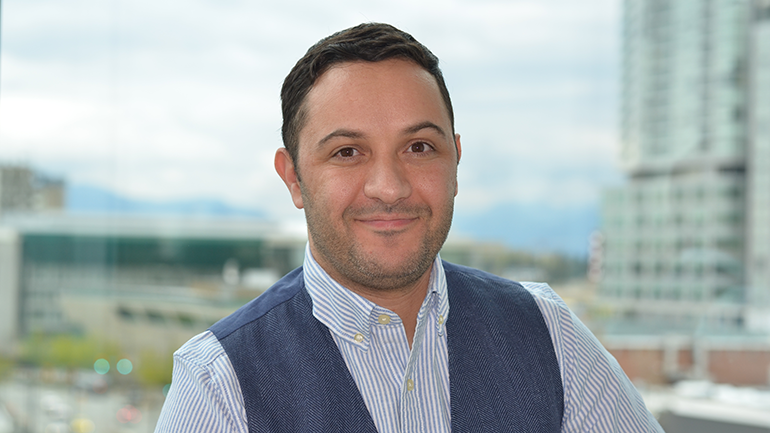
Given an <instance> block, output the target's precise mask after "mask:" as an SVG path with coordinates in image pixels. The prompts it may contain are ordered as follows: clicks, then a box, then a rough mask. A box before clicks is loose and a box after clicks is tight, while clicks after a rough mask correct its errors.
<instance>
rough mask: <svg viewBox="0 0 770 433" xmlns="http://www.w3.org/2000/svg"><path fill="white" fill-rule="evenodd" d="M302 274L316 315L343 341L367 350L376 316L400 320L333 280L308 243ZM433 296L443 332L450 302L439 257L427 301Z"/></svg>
mask: <svg viewBox="0 0 770 433" xmlns="http://www.w3.org/2000/svg"><path fill="white" fill-rule="evenodd" d="M303 271H304V278H305V288H306V289H307V291H308V294H309V295H310V298H311V300H312V301H313V316H314V317H315V318H316V319H318V320H319V321H320V322H321V323H323V324H324V325H326V326H327V327H328V328H329V329H330V330H331V331H332V332H334V333H335V334H337V335H338V336H339V337H340V338H342V339H345V340H347V341H350V342H351V343H357V344H359V345H360V346H361V347H362V348H364V349H367V348H368V347H369V341H370V326H371V318H372V317H374V318H375V320H376V316H377V315H379V314H381V313H385V312H389V313H390V314H392V316H393V317H397V316H396V315H395V314H394V313H393V312H392V311H389V310H387V309H385V308H382V307H380V306H378V305H376V304H375V303H373V302H371V301H369V300H368V299H366V298H364V297H363V296H360V295H358V294H356V293H353V292H352V291H350V290H348V289H347V288H345V287H344V286H342V285H341V284H340V283H338V282H337V281H335V280H334V279H333V278H332V277H330V276H329V274H327V273H326V271H324V270H323V268H321V265H319V264H318V262H316V261H315V259H314V258H313V254H312V253H311V252H310V244H309V243H308V244H307V246H306V247H305V261H304V264H303ZM432 295H435V303H432V304H433V305H435V308H436V314H437V317H438V318H439V319H438V320H437V321H436V323H437V328H438V331H439V332H441V330H442V329H443V326H444V324H445V323H446V318H447V317H448V315H449V299H448V296H447V286H446V276H445V274H444V266H443V264H442V261H441V257H439V255H438V254H437V255H436V258H435V259H434V261H433V266H432V268H431V275H430V282H429V283H428V292H427V294H426V299H431V296H432ZM423 308H425V302H423ZM421 312H422V309H421ZM422 316H427V314H422ZM439 322H440V323H439ZM359 333H360V334H361V335H362V336H363V340H362V341H356V339H355V338H356V334H359ZM359 339H360V337H359Z"/></svg>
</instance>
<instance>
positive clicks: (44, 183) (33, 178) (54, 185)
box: [0, 164, 65, 215]
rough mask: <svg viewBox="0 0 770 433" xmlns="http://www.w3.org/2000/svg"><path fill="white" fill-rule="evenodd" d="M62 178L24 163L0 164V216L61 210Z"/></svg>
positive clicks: (62, 201)
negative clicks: (51, 175)
mask: <svg viewBox="0 0 770 433" xmlns="http://www.w3.org/2000/svg"><path fill="white" fill-rule="evenodd" d="M64 194H65V193H64V181H63V180H61V179H58V178H53V177H50V176H46V175H43V174H42V173H39V172H36V171H35V170H33V169H31V168H30V167H28V166H26V165H20V164H0V215H1V214H3V213H9V212H11V213H12V212H31V211H35V212H46V211H61V210H63V209H64V200H65V197H64Z"/></svg>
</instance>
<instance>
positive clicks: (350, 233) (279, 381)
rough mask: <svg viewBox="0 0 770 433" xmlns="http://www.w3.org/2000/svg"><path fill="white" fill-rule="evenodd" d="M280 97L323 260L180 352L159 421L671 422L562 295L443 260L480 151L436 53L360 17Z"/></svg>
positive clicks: (578, 426) (203, 428) (286, 162)
mask: <svg viewBox="0 0 770 433" xmlns="http://www.w3.org/2000/svg"><path fill="white" fill-rule="evenodd" d="M281 99H282V104H283V119H284V124H283V139H284V145H285V148H282V149H279V150H278V151H277V153H276V156H275V168H276V171H277V172H278V174H279V175H280V177H281V179H283V181H284V183H285V184H286V186H287V187H288V189H289V192H290V193H291V197H292V200H293V202H294V205H295V206H296V207H297V208H300V209H304V211H305V216H306V219H307V226H308V234H309V241H308V246H307V249H306V257H305V263H304V265H303V267H302V268H299V269H297V270H295V271H293V272H291V273H289V274H288V275H287V276H286V277H284V278H283V279H282V280H281V281H279V282H278V283H276V284H275V285H274V286H273V287H272V288H271V289H270V290H268V291H267V292H265V293H264V294H263V295H261V296H260V297H258V298H257V299H255V300H253V301H252V302H251V303H249V304H247V305H246V306H244V307H243V308H241V309H239V310H238V311H237V312H235V313H234V314H232V315H231V316H229V317H227V318H225V319H223V320H222V321H220V322H218V323H217V324H215V325H214V326H212V327H211V329H210V330H208V331H206V332H204V333H203V334H200V335H199V336H197V337H194V338H193V339H192V340H190V341H189V342H188V343H187V344H185V345H184V346H183V347H182V348H181V349H179V351H177V352H176V354H175V356H174V380H173V384H172V386H171V390H170V392H169V394H168V397H167V400H166V404H165V406H164V408H163V411H162V413H161V417H160V421H159V422H158V426H157V429H156V431H159V432H180V431H183V432H247V431H248V432H262V431H265V432H267V431H275V432H294V431H296V432H305V431H314V432H328V431H335V432H336V431H351V432H374V431H379V432H423V431H432V432H444V431H450V429H451V430H452V431H489V432H500V431H536V432H558V431H563V432H577V431H591V432H600V431H616V432H621V431H622V432H637V431H640V432H641V431H644V432H646V431H660V427H659V426H658V424H657V422H656V421H655V420H654V419H653V418H652V416H651V415H650V414H649V412H648V411H647V410H646V408H645V407H644V404H643V402H642V400H641V398H640V397H639V395H638V393H637V392H636V390H635V389H634V388H633V386H632V385H631V384H630V383H629V381H628V379H627V378H626V376H625V375H624V374H623V372H622V370H621V369H620V367H619V366H618V364H617V363H616V362H615V360H614V359H613V358H612V357H611V356H610V355H609V354H608V353H607V352H606V351H605V350H604V349H603V348H602V347H601V345H600V344H599V343H598V342H597V341H596V339H595V338H594V337H593V336H592V335H591V333H590V332H589V331H588V330H587V329H586V328H585V327H584V326H583V325H582V324H581V323H580V322H579V321H578V320H577V318H575V316H574V315H572V313H571V312H570V311H569V310H568V309H567V307H566V306H565V305H564V303H563V302H562V301H561V299H559V298H558V296H556V295H555V294H554V293H553V291H551V289H550V288H548V287H547V286H545V285H534V284H530V285H528V286H522V285H520V284H518V283H514V282H511V281H508V280H504V279H501V278H498V277H495V276H492V275H490V274H486V273H483V272H480V271H476V270H473V269H469V268H464V267H460V266H456V265H452V264H449V263H446V262H442V261H441V260H440V258H439V257H438V252H439V250H440V249H441V246H442V245H443V243H444V241H445V239H446V236H447V233H448V232H449V227H450V225H451V221H452V212H453V206H454V197H455V195H456V194H457V177H456V175H457V165H458V163H459V161H460V158H461V156H462V148H461V145H460V136H459V135H457V134H455V132H454V119H453V112H452V105H451V101H450V98H449V93H448V91H447V88H446V85H445V83H444V79H443V77H442V75H441V71H440V69H439V67H438V59H437V58H436V57H435V56H434V55H433V54H432V53H431V52H430V51H429V50H428V49H427V48H425V47H424V46H422V45H421V44H420V43H418V42H417V41H415V40H414V39H413V38H412V37H411V36H410V35H408V34H406V33H404V32H402V31H400V30H398V29H395V28H394V27H391V26H389V25H385V24H363V25H360V26H357V27H353V28H351V29H348V30H345V31H342V32H340V33H337V34H334V35H332V36H330V37H328V38H326V39H323V40H321V41H320V42H319V43H318V44H316V45H315V46H313V47H312V48H310V50H309V51H308V52H307V54H306V55H305V56H304V57H303V58H302V59H300V61H299V62H298V63H297V64H296V65H295V67H294V69H293V70H292V71H291V73H290V74H289V75H288V76H287V78H286V80H285V82H284V85H283V89H282V92H281ZM450 312H451V314H450Z"/></svg>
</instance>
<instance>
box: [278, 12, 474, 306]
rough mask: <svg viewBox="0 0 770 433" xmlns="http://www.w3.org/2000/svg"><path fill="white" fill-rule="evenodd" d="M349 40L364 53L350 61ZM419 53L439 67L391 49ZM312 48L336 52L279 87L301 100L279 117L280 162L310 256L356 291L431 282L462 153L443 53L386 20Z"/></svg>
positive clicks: (447, 225)
mask: <svg viewBox="0 0 770 433" xmlns="http://www.w3.org/2000/svg"><path fill="white" fill-rule="evenodd" d="M351 35H352V36H351ZM338 40H339V41H344V42H343V43H338V42H333V43H329V42H328V41H338ZM319 45H322V46H327V45H328V47H326V48H323V47H320V48H319ZM337 45H340V46H341V47H337V48H335V47H336V46H337ZM405 45H406V46H408V47H411V48H409V49H406V48H404V46H405ZM349 46H356V47H366V50H363V51H364V52H366V53H368V54H367V57H366V59H364V60H362V59H360V58H359V57H358V56H354V57H350V56H349V54H347V53H348V52H349V51H351V49H349V48H344V47H349ZM394 46H395V47H396V48H394ZM416 47H420V48H419V49H418V48H416ZM412 49H414V50H416V51H415V52H418V53H422V54H425V53H427V54H429V55H430V56H429V57H430V58H431V59H432V60H431V61H429V62H428V63H429V64H430V65H433V66H432V67H433V68H434V71H431V70H428V69H426V68H425V67H423V65H422V63H421V62H417V61H414V60H413V59H412V56H411V55H401V54H393V53H399V52H402V51H409V52H411V51H410V50H412ZM315 51H319V52H323V53H328V54H326V55H325V56H326V57H328V58H329V59H331V60H334V59H337V60H335V61H333V62H332V61H331V60H329V59H327V60H325V61H323V62H315V61H314V60H313V59H312V58H315V57H316V56H310V57H312V58H310V59H308V56H305V58H303V59H302V60H300V62H299V63H298V66H297V67H295V68H294V70H292V73H291V74H290V76H289V77H288V78H287V79H286V81H287V83H290V82H293V81H294V79H292V75H295V74H299V73H298V72H297V70H298V69H304V70H306V74H305V75H307V74H309V75H308V76H311V75H312V77H313V79H312V80H310V79H309V78H306V79H305V80H304V81H303V82H304V83H305V84H303V85H296V87H297V88H298V89H300V90H298V91H292V92H288V96H287V87H291V85H286V84H285V85H284V89H283V92H284V113H286V112H287V109H286V107H287V99H288V98H294V99H295V100H294V102H293V103H292V104H294V105H295V108H296V109H295V110H294V111H292V110H288V111H289V116H295V118H294V119H293V120H292V119H290V118H285V119H284V132H285V136H286V135H288V136H292V134H293V138H291V139H289V140H287V141H286V145H287V148H288V149H286V148H283V149H279V150H278V151H277V152H276V159H275V168H276V171H277V172H278V174H279V175H280V176H281V178H282V179H283V180H284V182H285V183H286V185H287V187H288V188H289V191H290V192H291V195H292V199H293V201H294V204H295V206H297V207H298V208H301V209H302V208H304V210H305V216H306V219H307V224H308V232H309V242H310V249H311V251H312V253H313V256H314V257H315V259H316V260H317V261H318V263H319V264H320V265H321V266H322V267H323V268H324V269H325V270H326V271H327V272H328V273H329V274H330V275H331V276H332V277H333V278H334V279H336V280H337V281H339V282H341V283H342V284H343V285H346V286H347V287H348V288H350V289H353V290H355V289H359V291H370V292H371V291H388V290H391V291H392V290H398V289H406V288H408V287H414V286H415V285H416V284H419V283H420V282H427V278H428V276H429V270H430V268H431V264H432V262H433V259H434V258H435V256H436V254H437V253H438V251H439V250H440V249H441V246H442V245H443V243H444V240H445V239H446V236H447V233H448V232H449V228H450V226H451V221H452V212H453V208H454V196H455V195H456V194H457V163H458V161H459V158H460V155H461V148H460V141H459V136H456V135H455V134H454V125H453V118H452V112H451V106H450V104H449V96H448V94H447V93H446V87H445V86H444V83H443V79H441V78H440V77H441V75H440V72H437V71H438V68H437V61H436V59H435V57H434V56H433V55H432V54H430V52H429V51H427V49H425V48H424V47H422V45H419V44H418V43H417V42H416V41H414V39H412V38H411V36H409V35H406V34H404V33H403V32H400V31H398V30H396V29H394V28H392V27H390V26H386V25H381V24H372V25H364V26H359V27H355V28H353V29H351V30H347V31H344V32H341V33H338V34H336V35H333V36H331V37H330V38H327V39H325V40H323V41H322V42H320V43H319V44H318V45H316V46H315V47H314V48H311V50H310V52H309V53H313V52H315ZM353 51H356V52H358V51H361V50H360V49H358V48H356V50H353ZM380 52H382V53H387V54H388V55H387V56H385V55H384V54H381V53H380ZM340 53H342V54H340ZM413 54H414V53H413ZM415 55H416V54H415ZM383 57H384V58H383ZM417 57H418V58H419V59H423V60H424V59H425V58H426V57H425V56H422V57H420V56H417ZM368 59H377V60H368ZM305 63H307V65H304V64H305ZM316 63H319V64H321V63H323V67H321V66H318V67H315V66H313V65H314V64H316ZM303 65H304V66H303ZM314 71H315V72H314ZM318 71H322V72H318ZM311 72H312V73H311ZM436 74H438V78H437V75H436ZM299 75H303V74H299ZM300 94H301V97H299V96H298V95H300ZM289 105H291V104H289ZM297 107H298V108H297ZM285 115H286V114H285ZM292 122H294V123H295V124H296V125H295V126H289V127H287V124H288V123H292ZM287 130H288V132H287ZM292 141H293V142H294V149H293V150H292V148H291V146H292V145H291V142H292ZM300 172H301V173H302V178H301V179H300V176H299V174H300Z"/></svg>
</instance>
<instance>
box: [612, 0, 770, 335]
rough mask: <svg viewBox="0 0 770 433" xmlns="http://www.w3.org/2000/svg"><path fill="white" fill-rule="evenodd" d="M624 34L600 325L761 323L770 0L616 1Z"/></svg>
mask: <svg viewBox="0 0 770 433" xmlns="http://www.w3.org/2000/svg"><path fill="white" fill-rule="evenodd" d="M622 37H623V45H622V47H623V48H622V49H623V56H622V60H623V65H622V70H623V76H622V82H621V89H622V107H621V116H620V117H621V135H620V153H621V162H622V168H623V170H624V171H625V173H626V174H627V182H626V183H625V185H623V186H622V187H619V188H616V189H614V190H611V191H608V192H607V193H606V195H605V197H604V202H603V210H602V212H603V225H604V226H603V234H604V236H605V245H604V248H603V251H604V257H603V265H604V269H603V279H602V282H601V286H600V292H599V293H600V297H601V299H602V300H603V301H604V302H605V303H606V304H607V305H609V306H610V307H611V311H612V314H613V315H614V317H613V318H614V321H613V325H608V332H626V331H629V330H630V329H636V330H637V331H638V330H640V329H643V330H644V331H645V332H651V333H655V332H660V333H667V332H683V333H690V334H693V333H701V332H712V331H713V332H731V330H733V331H735V330H749V331H752V330H754V331H762V330H770V308H768V305H770V303H769V301H770V2H768V1H767V0H686V1H674V0H626V1H625V2H624V11H623V36H622ZM613 326H614V328H613ZM624 327H625V329H624Z"/></svg>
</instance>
